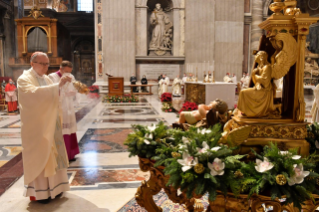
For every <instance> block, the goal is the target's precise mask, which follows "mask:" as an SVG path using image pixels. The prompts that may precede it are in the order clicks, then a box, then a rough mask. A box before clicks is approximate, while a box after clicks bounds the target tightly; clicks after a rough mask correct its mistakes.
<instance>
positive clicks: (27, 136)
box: [17, 52, 71, 203]
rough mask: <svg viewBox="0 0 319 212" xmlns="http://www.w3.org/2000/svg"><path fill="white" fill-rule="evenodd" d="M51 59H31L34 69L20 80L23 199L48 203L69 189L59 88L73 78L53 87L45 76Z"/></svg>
mask: <svg viewBox="0 0 319 212" xmlns="http://www.w3.org/2000/svg"><path fill="white" fill-rule="evenodd" d="M49 65H50V64H49V58H48V56H47V55H46V54H45V53H43V52H35V53H33V55H32V56H31V66H32V68H30V69H29V70H25V71H24V72H23V74H22V75H21V76H20V77H19V78H18V83H17V84H18V94H19V96H18V100H19V106H20V113H21V139H22V147H23V150H22V156H23V169H24V185H25V190H24V196H26V197H30V200H37V201H38V202H41V203H48V202H49V201H50V199H51V198H52V199H53V198H55V197H56V196H57V195H59V194H61V193H62V192H64V191H68V190H69V189H70V186H69V180H68V176H67V167H68V166H69V161H68V158H67V153H66V149H65V145H64V140H63V136H62V126H61V121H60V118H59V115H60V114H59V87H61V86H63V85H64V84H65V83H66V82H70V81H71V78H69V77H63V78H62V79H61V80H60V81H59V83H53V82H52V81H51V80H50V78H49V77H48V76H46V75H45V74H46V73H47V71H48V67H49Z"/></svg>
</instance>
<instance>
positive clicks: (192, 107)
mask: <svg viewBox="0 0 319 212" xmlns="http://www.w3.org/2000/svg"><path fill="white" fill-rule="evenodd" d="M197 109H198V105H197V104H196V103H195V102H185V103H184V104H183V107H182V109H181V110H180V111H179V112H178V113H181V112H182V111H192V110H197Z"/></svg>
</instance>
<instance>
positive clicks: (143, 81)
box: [141, 78, 147, 92]
mask: <svg viewBox="0 0 319 212" xmlns="http://www.w3.org/2000/svg"><path fill="white" fill-rule="evenodd" d="M141 84H142V85H147V79H146V78H142V79H141ZM141 89H142V91H143V92H147V89H146V87H141Z"/></svg>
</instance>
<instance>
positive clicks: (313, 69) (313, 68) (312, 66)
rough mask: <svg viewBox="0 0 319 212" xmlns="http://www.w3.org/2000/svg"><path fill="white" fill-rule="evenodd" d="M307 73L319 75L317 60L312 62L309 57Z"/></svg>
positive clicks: (306, 65)
mask: <svg viewBox="0 0 319 212" xmlns="http://www.w3.org/2000/svg"><path fill="white" fill-rule="evenodd" d="M305 72H308V73H311V75H315V76H318V75H319V67H318V63H317V62H316V61H315V60H312V59H311V58H310V57H308V58H307V59H306V61H305Z"/></svg>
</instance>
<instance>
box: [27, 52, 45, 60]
mask: <svg viewBox="0 0 319 212" xmlns="http://www.w3.org/2000/svg"><path fill="white" fill-rule="evenodd" d="M37 56H45V57H47V58H49V57H48V55H47V54H46V53H44V52H37V53H34V54H33V55H32V57H31V58H30V62H33V61H34V60H35V58H37Z"/></svg>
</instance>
